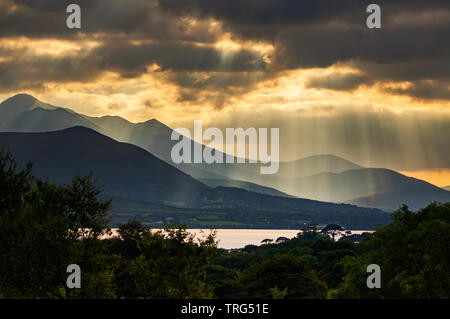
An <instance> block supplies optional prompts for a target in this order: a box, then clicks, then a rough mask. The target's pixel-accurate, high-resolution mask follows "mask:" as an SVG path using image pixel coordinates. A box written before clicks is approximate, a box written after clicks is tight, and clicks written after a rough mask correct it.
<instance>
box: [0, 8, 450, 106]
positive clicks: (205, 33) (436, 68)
mask: <svg viewBox="0 0 450 319" xmlns="http://www.w3.org/2000/svg"><path fill="white" fill-rule="evenodd" d="M72 2H73V1H66V0H63V1H61V0H40V1H34V0H0V37H2V38H8V37H13V36H26V37H31V38H33V37H35V38H59V39H72V41H82V39H86V38H89V37H93V38H95V39H96V40H97V41H101V42H103V43H102V44H101V46H100V47H98V48H96V49H94V50H93V51H92V52H90V53H89V54H88V55H87V56H82V57H61V58H57V59H55V64H56V65H57V66H59V67H60V68H61V70H62V71H59V70H56V69H55V67H52V66H51V65H50V62H49V61H47V60H46V58H45V57H38V56H36V57H35V58H36V61H34V62H33V61H32V60H31V58H30V57H29V56H28V57H27V59H26V60H25V61H22V63H14V62H13V63H12V64H10V68H12V67H13V66H14V67H17V68H18V72H13V71H11V70H8V69H7V67H8V65H7V64H6V62H1V63H0V68H3V70H4V71H3V74H2V76H1V77H2V78H3V80H2V79H0V81H1V82H2V83H3V84H4V85H6V86H9V87H13V86H14V85H15V84H17V85H19V84H21V85H23V83H24V82H27V83H29V84H30V83H33V79H34V78H35V75H37V74H39V73H40V74H41V77H42V80H45V79H46V78H48V79H54V80H61V81H64V80H65V77H69V76H70V77H71V79H74V80H77V79H83V80H86V79H92V78H95V77H97V76H98V74H99V73H101V72H102V71H116V72H119V73H120V74H121V75H122V76H124V77H135V76H139V75H141V74H142V73H144V72H146V68H147V66H148V65H151V64H152V63H156V64H158V65H159V66H160V67H161V70H162V71H165V70H170V71H173V72H181V73H180V74H179V75H178V76H175V77H173V79H174V81H175V82H176V83H177V84H178V85H180V86H182V87H185V88H189V87H191V88H192V89H193V90H197V89H202V88H219V89H220V88H224V89H225V88H227V87H235V86H238V85H240V86H242V87H243V88H245V87H248V84H247V82H246V81H243V80H241V79H239V78H238V77H237V76H231V75H226V76H223V75H222V74H218V75H216V76H215V77H214V76H213V77H210V78H208V79H207V80H201V81H198V80H193V77H192V76H190V77H189V76H188V77H186V76H185V75H184V74H182V72H192V71H198V72H219V73H220V72H255V71H258V72H259V71H263V70H264V71H265V72H266V73H271V74H268V75H267V76H270V77H273V76H276V74H277V73H278V72H279V71H283V70H286V69H297V68H309V67H328V66H331V65H334V64H336V63H345V64H351V65H353V66H356V67H357V68H358V69H359V70H361V71H362V72H363V73H364V74H366V75H367V78H364V79H359V80H361V81H363V82H365V83H374V82H376V81H413V82H414V83H416V84H415V87H416V89H410V90H406V91H403V92H399V93H401V94H410V95H412V96H417V97H419V98H423V97H424V96H426V95H428V94H427V92H434V93H435V94H436V95H437V96H440V97H442V98H445V99H446V96H447V93H446V91H445V90H446V87H445V86H444V85H438V86H436V89H435V90H434V91H433V90H429V89H428V90H425V89H423V86H424V85H423V84H419V82H418V81H422V82H420V83H424V82H423V81H427V80H434V81H436V80H439V81H441V82H442V81H443V82H446V81H447V82H448V81H449V78H450V72H449V56H450V41H448V35H449V34H450V24H449V22H448V21H450V20H444V21H433V19H428V20H427V22H426V23H419V22H420V21H419V20H420V19H419V17H420V15H421V14H423V13H424V12H433V11H434V12H440V13H442V14H441V15H439V17H445V16H446V14H447V15H448V16H450V12H449V8H448V1H445V0H440V1H439V0H428V1H423V0H389V1H388V0H378V1H376V3H378V4H379V5H380V6H381V8H382V28H381V29H379V30H369V29H367V28H366V26H365V20H366V17H367V15H368V14H367V13H366V7H367V5H368V4H369V3H372V1H359V0H341V1H335V0H314V1H311V0H297V1H292V0H277V1H274V0H212V1H202V0H159V1H157V0H127V1H123V0H95V1H93V0H78V1H76V3H77V4H79V5H80V7H81V9H82V30H81V32H77V31H74V30H69V29H67V28H66V26H65V19H66V17H67V13H66V12H65V8H66V6H67V5H68V4H70V3H72ZM405 13H410V15H406V16H405V15H404V14H405ZM399 15H402V19H401V23H399V22H398V19H397V20H396V19H394V18H395V17H398V16H399ZM186 17H189V18H192V17H193V18H197V23H196V24H195V25H190V24H189V23H186V22H185V20H183V18H186ZM209 18H214V19H216V20H218V21H220V22H222V24H223V28H224V31H229V32H231V34H232V36H233V37H234V38H235V39H236V40H238V41H239V40H240V41H244V40H260V41H265V42H269V43H271V44H272V45H273V46H274V48H275V51H274V56H273V59H272V63H271V67H270V69H268V68H266V65H265V63H264V62H263V60H262V57H261V56H259V55H258V54H257V53H255V52H252V51H250V50H241V51H239V52H237V53H236V54H235V55H233V56H232V58H231V59H230V60H229V61H225V60H224V57H223V56H222V55H221V52H219V51H218V50H216V49H214V48H212V47H209V48H208V47H199V46H197V45H194V42H195V44H198V43H203V44H211V43H214V42H215V41H216V40H217V39H218V36H220V34H216V33H214V32H211V30H210V25H209V23H207V22H205V21H206V20H202V19H209ZM199 19H200V20H199ZM133 40H149V41H150V42H152V43H151V44H141V45H131V43H132V41H133ZM0 54H2V55H3V54H4V55H5V56H7V55H8V54H9V53H2V52H1V51H0ZM87 59H90V60H87ZM0 61H1V60H0ZM30 66H33V67H32V68H30ZM39 67H43V69H41V70H39ZM5 72H6V73H7V74H8V77H10V78H8V79H6V80H5V79H4V77H5ZM30 73H31V74H30ZM15 74H17V75H15ZM65 74H66V76H65ZM18 75H23V76H24V78H23V79H22V80H21V81H20V80H19V79H18ZM27 76H28V77H27ZM36 77H37V76H36ZM243 78H244V79H245V76H243ZM353 81H358V79H353ZM5 82H7V83H5ZM338 82H339V83H341V84H337V85H336V83H335V82H333V83H334V84H333V83H331V85H326V83H325V84H324V83H322V84H320V83H316V84H319V86H320V85H325V86H327V88H329V89H337V90H345V89H349V90H351V89H353V88H355V87H356V86H357V83H356V82H352V80H351V79H340V80H339V81H338ZM309 85H313V84H311V83H310V84H309ZM316 87H317V85H316ZM419 87H422V89H418V88H419ZM424 92H425V93H424Z"/></svg>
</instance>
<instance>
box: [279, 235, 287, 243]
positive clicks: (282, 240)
mask: <svg viewBox="0 0 450 319" xmlns="http://www.w3.org/2000/svg"><path fill="white" fill-rule="evenodd" d="M288 240H289V238H287V237H283V236H281V237H278V238H277V240H276V242H277V243H282V242H285V241H288Z"/></svg>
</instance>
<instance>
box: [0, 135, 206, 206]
mask: <svg viewBox="0 0 450 319" xmlns="http://www.w3.org/2000/svg"><path fill="white" fill-rule="evenodd" d="M0 147H4V148H7V149H8V150H10V151H12V152H13V154H14V156H15V157H16V158H17V159H18V160H19V161H21V162H25V161H27V160H32V161H33V162H34V170H35V172H36V174H37V175H38V176H41V177H47V178H49V179H52V180H55V181H57V182H59V183H65V182H68V181H69V180H70V179H71V178H72V177H73V176H74V175H86V174H89V173H90V172H93V173H94V174H95V177H97V178H98V179H99V183H100V184H99V185H100V187H101V188H103V189H104V190H105V191H106V193H108V194H111V195H115V196H121V197H126V198H130V199H134V200H146V201H150V202H167V203H168V204H172V205H182V206H183V205H190V204H192V202H193V201H195V200H196V197H197V195H198V194H200V193H202V192H205V191H207V190H208V187H206V186H205V185H204V184H202V183H200V182H198V181H197V180H195V179H193V178H192V177H190V176H188V175H186V174H185V173H183V172H181V171H179V170H177V169H175V168H174V167H172V166H170V165H169V164H167V163H165V162H163V161H161V160H159V159H158V158H156V157H155V156H153V155H152V154H150V153H149V152H147V151H145V150H143V149H141V148H139V147H137V146H134V145H131V144H126V143H119V142H117V141H115V140H113V139H111V138H109V137H106V136H104V135H101V134H100V133H98V132H96V131H94V130H91V129H88V128H85V127H73V128H69V129H65V130H62V131H56V132H47V133H0Z"/></svg>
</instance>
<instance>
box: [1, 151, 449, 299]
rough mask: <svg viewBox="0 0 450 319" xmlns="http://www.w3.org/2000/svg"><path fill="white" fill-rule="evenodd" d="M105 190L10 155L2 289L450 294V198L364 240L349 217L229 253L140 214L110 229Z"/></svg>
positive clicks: (6, 293)
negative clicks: (376, 281)
mask: <svg viewBox="0 0 450 319" xmlns="http://www.w3.org/2000/svg"><path fill="white" fill-rule="evenodd" d="M99 196H100V192H99V190H98V189H97V188H96V187H95V185H94V180H93V179H92V176H87V177H78V176H77V177H75V178H74V179H73V180H72V182H71V183H70V184H68V185H63V186H61V185H56V184H54V183H52V182H50V181H45V180H41V179H36V178H34V177H33V175H32V167H31V164H29V165H27V166H26V167H24V168H21V167H18V166H17V164H16V163H15V162H14V160H13V158H12V157H11V155H10V154H7V153H0V297H2V298H157V299H161V298H164V299H167V298H177V299H186V298H276V299H281V298H448V297H449V292H450V277H449V275H450V267H449V258H450V251H449V247H450V246H449V245H448V243H449V240H450V229H449V227H450V226H449V218H450V217H449V216H450V203H447V204H437V203H433V204H430V205H429V206H428V207H426V208H424V209H422V210H420V211H418V212H411V211H410V210H409V209H408V208H407V207H402V208H400V209H399V210H398V211H396V212H395V213H394V214H393V216H392V217H393V223H392V224H389V225H386V226H382V227H379V228H378V229H377V232H376V233H374V234H364V235H363V236H360V237H359V239H358V241H360V242H359V243H355V242H353V241H351V240H349V239H351V238H352V237H345V232H344V230H343V229H342V227H341V226H339V225H328V227H326V228H324V229H323V230H322V232H318V231H317V229H316V228H315V227H314V226H310V227H307V228H305V229H304V230H303V231H301V232H299V234H298V236H297V237H295V238H292V239H288V238H284V237H280V238H278V239H277V240H276V241H275V243H273V242H272V241H270V240H266V241H265V243H264V244H263V245H261V246H251V245H250V246H246V247H245V248H243V249H240V250H237V251H226V250H223V249H218V248H217V247H216V242H215V234H214V233H211V234H209V235H208V236H206V238H203V239H196V238H194V237H193V236H192V235H191V234H190V233H189V232H188V231H187V230H186V227H185V226H178V227H166V229H164V230H157V231H154V230H150V229H149V228H148V227H145V226H144V225H142V224H141V223H139V222H136V221H131V222H128V223H124V224H122V225H120V227H119V229H118V234H117V236H110V235H111V230H110V229H109V228H108V219H107V214H108V211H109V208H110V204H111V202H110V201H105V200H101V199H100V197H99ZM338 235H344V237H343V238H341V239H340V240H338V241H334V240H332V239H331V237H335V239H336V240H337V236H338ZM69 264H78V265H80V268H81V271H82V276H81V281H82V282H81V289H69V288H67V286H66V279H67V276H68V273H67V272H66V267H67V266H68V265H69ZM369 264H378V265H380V267H381V273H382V275H381V281H382V283H381V288H380V289H369V288H368V287H367V285H366V279H367V276H368V275H369V274H368V273H367V272H366V268H367V266H368V265H369Z"/></svg>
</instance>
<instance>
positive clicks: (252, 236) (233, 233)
mask: <svg viewBox="0 0 450 319" xmlns="http://www.w3.org/2000/svg"><path fill="white" fill-rule="evenodd" d="M115 231H116V229H113V234H114V233H115ZM188 231H189V232H190V233H192V234H194V235H196V237H198V238H203V237H205V236H207V235H208V234H209V232H210V231H209V230H201V229H188ZM216 232H217V237H216V238H217V240H218V241H219V244H218V247H219V248H223V249H234V248H243V247H245V246H246V245H257V246H259V245H261V241H262V240H264V239H272V240H273V241H274V242H275V241H276V240H277V238H278V237H286V238H292V237H296V236H297V234H298V232H299V231H298V230H292V229H217V230H216ZM363 232H366V231H361V230H352V234H361V233H363ZM369 232H370V231H369Z"/></svg>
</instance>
